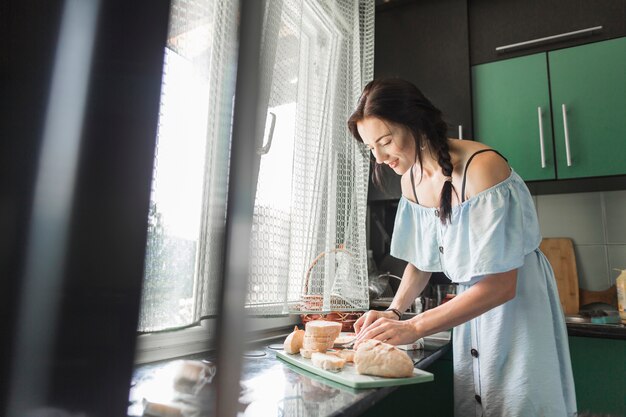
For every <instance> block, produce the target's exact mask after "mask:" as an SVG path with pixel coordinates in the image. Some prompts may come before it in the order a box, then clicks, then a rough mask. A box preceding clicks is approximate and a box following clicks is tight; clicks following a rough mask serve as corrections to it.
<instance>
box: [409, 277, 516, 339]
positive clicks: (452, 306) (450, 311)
mask: <svg viewBox="0 0 626 417" xmlns="http://www.w3.org/2000/svg"><path fill="white" fill-rule="evenodd" d="M516 286H517V270H513V271H508V272H503V273H500V274H493V275H490V276H487V277H485V278H483V279H482V280H481V281H480V282H479V283H477V284H475V285H473V286H472V287H471V288H470V289H468V290H466V291H465V292H463V293H462V294H459V295H457V296H456V297H454V298H453V299H452V300H450V301H448V302H447V303H445V304H442V305H440V306H438V307H436V308H433V309H430V310H427V311H425V312H424V313H422V314H420V315H418V316H416V317H415V318H413V319H411V320H412V321H413V322H414V324H415V327H416V329H417V331H418V333H419V334H421V335H422V337H423V336H428V335H431V334H433V333H437V332H440V331H443V330H448V329H450V328H452V327H454V326H457V325H459V324H461V323H465V322H467V321H469V320H471V319H473V318H475V317H478V316H480V315H481V314H483V313H485V312H487V311H489V310H491V309H492V308H494V307H497V306H499V305H500V304H504V303H505V302H507V301H509V300H511V299H513V298H514V297H515V289H516Z"/></svg>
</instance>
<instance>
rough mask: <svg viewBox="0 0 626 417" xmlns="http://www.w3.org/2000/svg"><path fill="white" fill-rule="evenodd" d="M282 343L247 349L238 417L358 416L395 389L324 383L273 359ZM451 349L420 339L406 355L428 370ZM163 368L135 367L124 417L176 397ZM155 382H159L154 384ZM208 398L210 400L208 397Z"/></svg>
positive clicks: (437, 340) (440, 337) (441, 340)
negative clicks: (145, 400) (150, 402)
mask: <svg viewBox="0 0 626 417" xmlns="http://www.w3.org/2000/svg"><path fill="white" fill-rule="evenodd" d="M282 342H283V338H280V339H274V340H269V341H264V342H259V343H256V344H252V345H250V346H249V349H248V350H247V355H246V357H245V358H244V361H243V371H242V374H243V376H242V378H241V393H240V395H239V404H240V407H239V411H240V413H239V415H240V416H246V417H248V416H250V417H271V416H301V417H317V416H320V417H325V416H358V415H360V414H362V413H363V412H365V411H366V410H367V409H369V408H370V407H372V406H373V405H374V404H375V403H377V402H378V401H380V400H382V399H383V398H385V397H386V396H387V395H389V394H390V393H392V392H393V391H395V390H396V389H397V388H398V387H384V388H372V389H359V390H356V389H353V388H350V387H347V386H344V385H341V384H338V383H335V382H332V381H329V380H326V379H324V378H322V377H320V376H317V375H314V374H311V373H309V372H307V371H305V370H303V369H300V368H298V367H296V366H293V365H291V364H288V363H286V362H283V361H281V360H280V359H277V358H276V350H274V348H278V347H279V346H281V345H282ZM450 348H451V343H450V332H449V331H447V332H441V333H438V334H436V335H433V336H431V337H428V338H425V346H424V349H420V350H416V351H408V352H407V353H408V354H409V356H410V357H411V359H412V360H413V362H414V363H415V367H417V368H419V369H427V368H428V367H429V366H430V365H431V364H432V363H433V362H435V361H436V360H437V359H438V358H440V357H441V356H442V355H443V354H444V353H446V352H447V351H448V350H449V349H450ZM186 359H196V360H198V359H209V360H210V359H211V358H210V356H208V357H207V356H206V355H205V356H202V355H194V356H193V357H188V358H186ZM171 363H172V362H169V364H171ZM167 366H168V363H167V362H166V363H158V364H148V365H142V366H138V367H137V369H136V370H135V372H134V375H133V381H132V384H131V392H130V400H129V401H130V405H129V408H128V415H129V416H141V415H142V413H143V409H144V405H143V398H148V399H154V401H155V402H156V401H157V400H158V402H160V403H164V402H167V399H166V398H167V397H168V396H169V397H170V398H173V396H174V397H176V395H177V394H176V393H175V392H173V390H172V389H171V386H172V380H171V373H170V380H169V381H166V382H163V380H162V379H161V380H159V375H161V376H160V377H161V378H163V376H164V375H165V376H166V375H167V372H166V368H167ZM166 377H167V376H166ZM157 380H158V381H159V382H160V383H157ZM208 396H209V397H210V396H211V395H210V393H209V394H208ZM180 397H181V396H180V395H178V396H177V398H176V399H177V400H179V399H180ZM205 397H206V396H205ZM209 401H210V400H209ZM156 415H158V414H156ZM174 415H176V414H174ZM192 415H194V416H196V415H197V416H204V415H208V414H202V413H195V414H192Z"/></svg>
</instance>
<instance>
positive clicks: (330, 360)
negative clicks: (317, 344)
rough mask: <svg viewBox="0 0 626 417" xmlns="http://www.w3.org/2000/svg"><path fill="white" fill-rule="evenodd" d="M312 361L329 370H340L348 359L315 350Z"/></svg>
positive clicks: (315, 364)
mask: <svg viewBox="0 0 626 417" xmlns="http://www.w3.org/2000/svg"><path fill="white" fill-rule="evenodd" d="M311 362H313V365H314V366H317V367H318V368H322V369H325V370H327V371H335V372H337V371H340V370H342V369H343V367H344V366H345V365H346V360H345V359H343V358H340V357H337V356H335V355H328V354H326V353H320V352H314V353H313V354H312V355H311Z"/></svg>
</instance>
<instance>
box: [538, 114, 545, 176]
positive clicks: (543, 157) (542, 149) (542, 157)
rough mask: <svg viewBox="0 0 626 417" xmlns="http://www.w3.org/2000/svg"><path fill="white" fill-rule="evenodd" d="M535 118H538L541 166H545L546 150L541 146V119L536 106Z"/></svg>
mask: <svg viewBox="0 0 626 417" xmlns="http://www.w3.org/2000/svg"><path fill="white" fill-rule="evenodd" d="M537 119H538V120H539V148H540V150H541V168H545V167H546V152H545V150H544V149H545V148H544V146H543V120H541V107H537Z"/></svg>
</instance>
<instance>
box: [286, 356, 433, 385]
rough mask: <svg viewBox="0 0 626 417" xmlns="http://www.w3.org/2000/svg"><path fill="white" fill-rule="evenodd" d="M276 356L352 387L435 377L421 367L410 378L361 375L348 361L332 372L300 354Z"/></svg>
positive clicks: (425, 380)
mask: <svg viewBox="0 0 626 417" xmlns="http://www.w3.org/2000/svg"><path fill="white" fill-rule="evenodd" d="M276 357H277V358H280V359H282V360H284V361H285V362H288V363H290V364H292V365H295V366H297V367H299V368H302V369H305V370H307V371H309V372H311V373H313V374H315V375H319V376H322V377H324V378H326V379H329V380H331V381H334V382H338V383H340V384H342V385H346V386H348V387H352V388H378V387H391V386H394V385H410V384H419V383H420V382H428V381H432V380H433V379H434V377H433V374H431V373H430V372H426V371H422V370H421V369H413V376H412V377H409V378H383V377H380V376H371V375H361V374H359V373H357V371H356V367H355V366H354V364H352V363H347V364H346V366H345V367H344V368H343V369H342V370H341V371H339V372H330V371H327V370H325V369H321V368H318V367H317V366H314V365H313V363H312V362H311V359H306V358H303V357H302V356H300V355H299V354H295V355H290V354H288V353H285V352H282V351H277V352H276Z"/></svg>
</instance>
